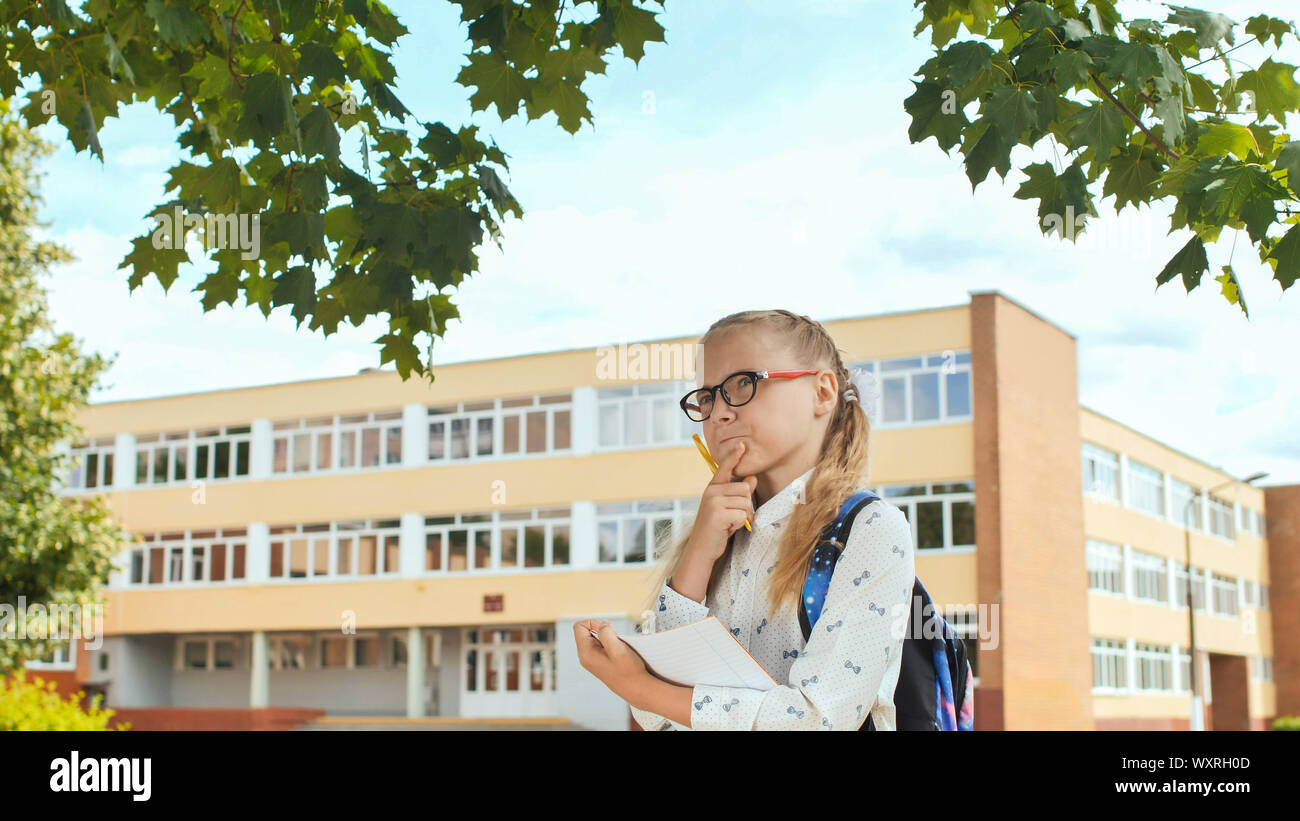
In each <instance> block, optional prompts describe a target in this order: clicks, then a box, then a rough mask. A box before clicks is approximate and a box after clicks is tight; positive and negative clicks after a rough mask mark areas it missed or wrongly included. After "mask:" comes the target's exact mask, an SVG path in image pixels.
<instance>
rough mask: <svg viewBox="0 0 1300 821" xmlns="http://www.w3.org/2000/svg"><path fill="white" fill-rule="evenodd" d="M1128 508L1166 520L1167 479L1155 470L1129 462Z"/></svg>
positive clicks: (1139, 463)
mask: <svg viewBox="0 0 1300 821" xmlns="http://www.w3.org/2000/svg"><path fill="white" fill-rule="evenodd" d="M1128 506H1129V507H1131V508H1133V509H1134V510H1141V511H1142V512H1144V513H1150V514H1151V515H1152V516H1159V517H1161V518H1164V515H1165V477H1164V474H1163V473H1161V472H1160V471H1158V470H1156V469H1155V468H1152V467H1148V466H1147V465H1144V464H1142V463H1141V462H1135V461H1133V460H1132V459H1129V460H1128Z"/></svg>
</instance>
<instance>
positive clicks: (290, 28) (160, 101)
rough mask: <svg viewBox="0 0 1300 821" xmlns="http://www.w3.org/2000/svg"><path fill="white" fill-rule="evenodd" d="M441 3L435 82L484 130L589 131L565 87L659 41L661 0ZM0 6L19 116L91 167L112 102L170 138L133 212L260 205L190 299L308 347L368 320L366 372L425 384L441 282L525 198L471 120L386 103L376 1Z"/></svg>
mask: <svg viewBox="0 0 1300 821" xmlns="http://www.w3.org/2000/svg"><path fill="white" fill-rule="evenodd" d="M453 2H455V3H456V4H457V5H458V6H460V8H461V21H462V22H465V23H468V24H469V25H468V36H469V49H468V54H467V55H466V64H465V66H464V67H463V68H462V69H461V71H460V73H459V75H458V76H457V77H456V78H455V79H456V81H457V82H458V83H460V84H461V85H463V86H465V87H466V88H472V89H473V93H472V94H470V97H469V100H470V104H471V108H472V109H473V110H474V111H481V110H485V109H487V108H488V107H490V106H495V107H496V110H497V113H498V114H499V116H500V117H501V118H502V119H503V120H504V119H509V118H511V117H513V116H515V115H516V114H518V113H519V110H520V107H521V105H522V106H523V110H524V112H525V116H526V117H527V119H529V120H536V119H539V118H541V117H543V116H545V115H546V114H547V113H549V112H554V113H555V115H556V118H557V121H558V123H559V125H560V126H561V127H563V128H564V129H565V130H567V131H568V132H570V133H575V132H577V131H578V129H579V128H581V126H582V123H583V122H588V123H590V122H592V119H591V111H590V109H589V106H588V102H589V101H588V98H587V96H586V94H585V93H584V92H583V90H582V87H583V84H584V82H585V81H586V79H587V77H588V75H591V74H603V73H604V72H605V67H606V65H607V63H608V60H609V59H610V58H609V56H608V55H609V53H610V50H611V49H613V48H614V47H616V46H617V47H618V48H619V50H620V52H621V53H622V54H623V56H625V57H627V58H629V59H631V60H632V61H633V62H636V63H638V64H639V62H640V60H641V58H642V57H643V56H644V54H645V46H646V43H648V42H663V41H664V29H663V26H662V25H660V23H659V21H658V17H657V13H656V12H654V11H650V10H648V9H645V8H642V7H641V6H639V5H637V4H638V2H657V3H658V4H659V5H660V6H662V5H663V3H662V0H528V2H524V0H453ZM0 15H2V16H3V18H4V20H5V21H6V23H7V26H6V28H7V30H6V31H5V32H4V33H3V34H0V44H2V46H3V48H4V50H5V53H6V54H7V57H8V60H0V95H3V96H12V95H14V94H15V93H16V92H17V90H18V88H19V86H20V84H21V82H22V81H23V80H24V79H27V78H29V77H35V78H36V79H37V80H38V82H39V88H37V89H36V90H35V91H33V92H31V93H29V94H28V95H27V97H28V100H29V102H28V104H27V105H26V107H25V108H24V109H23V114H24V116H25V117H26V119H27V121H28V123H29V124H30V125H37V124H40V123H44V122H47V121H48V120H49V119H50V118H51V117H53V118H54V119H56V120H57V121H58V122H59V123H60V124H61V125H63V126H64V127H65V128H66V129H67V131H68V137H69V139H70V140H71V142H72V144H73V146H74V147H75V148H76V149H77V150H78V151H82V150H87V151H90V152H91V153H93V154H94V155H95V156H97V157H99V158H100V161H101V162H103V161H104V160H105V151H106V150H107V151H108V152H110V153H111V151H112V150H113V147H112V146H102V145H101V142H100V140H99V136H98V134H99V131H100V130H101V129H102V128H103V123H104V121H105V120H106V119H107V118H109V117H115V116H117V114H118V110H119V107H120V106H121V105H122V104H124V103H131V102H139V101H148V102H151V103H152V104H154V105H155V106H156V107H157V108H158V109H159V110H160V111H163V112H166V113H167V114H170V115H171V117H172V119H173V121H174V122H175V124H176V125H177V126H179V127H180V128H181V133H180V135H179V137H178V141H179V144H180V146H181V147H182V148H184V149H186V150H187V151H188V153H189V155H190V157H191V158H192V159H193V160H194V161H193V162H187V161H182V162H180V163H179V164H178V165H177V166H176V167H175V168H173V169H172V170H171V179H170V180H169V183H168V187H167V189H166V191H167V192H169V193H170V194H171V198H170V199H168V200H167V201H165V202H162V203H159V205H158V206H157V207H155V208H154V209H153V210H151V211H150V213H149V214H148V215H142V216H148V217H150V218H152V217H153V215H155V214H168V213H171V212H172V209H173V207H174V206H181V207H182V208H183V209H184V211H185V212H186V213H192V214H202V213H211V214H222V215H229V214H245V215H253V214H258V215H260V233H259V237H260V250H259V253H257V254H248V256H249V257H250V258H249V259H245V258H244V256H245V254H243V253H242V252H241V251H240V250H238V249H233V248H229V247H227V248H223V249H220V250H213V249H212V248H211V247H210V246H206V247H208V252H209V254H210V259H211V260H213V261H215V262H216V270H215V271H214V272H212V273H210V274H209V275H208V276H207V277H206V278H205V279H204V280H203V281H202V282H201V283H199V285H198V286H197V287H196V288H195V289H194V290H195V291H197V292H199V293H200V294H201V300H202V304H203V308H204V310H205V311H207V310H212V309H213V308H215V307H217V306H218V305H221V304H224V303H228V304H231V305H233V304H234V303H235V301H236V299H238V298H239V296H240V295H241V293H242V296H243V298H244V301H245V302H246V303H247V304H249V305H257V306H258V307H259V308H260V309H261V311H262V313H263V314H264V315H268V316H269V315H270V313H271V311H272V310H273V308H275V307H276V306H278V305H290V306H292V307H291V313H292V315H293V316H294V317H295V318H296V319H297V321H298V324H299V326H301V325H302V323H303V322H307V323H308V328H309V329H311V330H320V331H321V333H322V334H323V335H325V336H328V335H330V334H332V333H334V332H336V331H337V330H338V326H339V323H340V322H342V321H344V320H347V321H348V322H350V323H352V324H354V325H359V324H361V323H362V322H364V321H365V320H366V319H368V318H369V317H371V316H373V315H379V314H385V313H386V314H387V316H388V325H389V329H388V333H387V334H385V335H383V336H381V337H379V338H378V339H377V340H375V341H376V342H378V343H380V344H381V345H382V349H381V356H380V364H381V365H382V364H384V363H386V362H390V361H392V362H395V363H396V367H397V370H398V371H399V372H400V373H401V375H402V378H403V379H406V378H407V377H408V376H409V374H410V372H411V371H416V372H418V373H420V374H421V375H422V376H425V377H427V378H428V379H430V380H432V378H433V375H432V372H431V371H429V370H428V369H426V367H425V366H424V364H423V363H422V362H421V359H420V356H419V352H418V351H417V349H416V346H415V337H416V335H417V334H420V333H427V334H429V344H430V349H431V347H432V343H433V340H434V339H435V338H438V337H441V336H442V335H443V333H444V331H445V328H446V323H447V321H448V320H450V319H454V318H456V317H458V316H459V313H458V311H457V309H456V306H455V305H454V304H453V302H452V300H451V298H450V296H449V294H448V293H446V292H447V291H451V290H454V289H455V287H456V286H458V285H459V284H460V283H461V281H462V280H463V279H464V278H465V277H467V276H469V275H471V274H473V273H474V272H475V271H477V270H478V255H477V252H476V250H475V249H476V248H477V247H478V246H479V245H481V244H482V242H483V241H484V238H485V235H488V236H490V237H491V238H492V240H493V241H494V242H496V243H497V245H498V246H500V243H501V237H500V227H499V222H500V221H501V220H502V219H504V217H505V215H506V214H513V215H515V216H516V217H519V216H522V214H523V208H522V206H521V205H520V203H519V202H518V201H517V200H516V199H515V198H514V196H513V195H511V193H510V191H509V189H508V188H507V187H506V185H505V184H504V182H503V181H502V179H503V178H502V176H501V175H502V174H503V173H504V172H506V171H508V165H507V163H506V154H505V152H503V151H502V150H501V149H500V148H498V147H497V145H496V143H495V142H494V141H492V140H491V139H490V138H488V139H487V142H485V141H484V137H482V136H480V134H479V132H478V128H477V126H472V125H465V126H461V127H460V128H455V127H454V126H448V125H446V124H444V123H441V122H423V121H420V120H419V119H418V117H416V115H415V114H414V113H413V112H411V111H410V110H409V109H407V107H406V106H405V105H404V104H403V103H402V102H401V100H399V99H398V98H397V96H396V94H395V93H394V91H393V85H394V83H395V81H396V79H397V75H396V70H395V69H394V68H393V65H392V62H391V59H390V58H391V49H392V48H393V47H394V44H395V43H397V41H398V40H399V39H400V38H402V37H403V36H405V35H406V34H407V33H408V31H407V28H406V27H405V26H404V25H402V23H401V22H400V21H399V20H398V19H397V17H396V16H395V15H394V14H393V13H392V12H391V11H390V10H389V9H388V7H387V6H386V5H384V3H382V2H380V0H116V1H114V0H87V1H86V3H85V4H84V6H83V7H82V8H81V10H80V12H73V11H71V10H70V9H68V8H67V7H66V6H65V5H64V4H63V3H53V4H51V3H31V2H29V0H0ZM579 20H586V21H587V22H578V21H579ZM343 145H347V146H349V147H352V146H357V145H359V146H360V148H361V153H362V163H361V168H360V169H353V168H351V167H349V166H348V165H347V164H346V163H345V162H343V161H342V159H341V158H340V152H341V147H342V146H343ZM236 149H241V150H239V151H238V152H237V151H236ZM240 158H247V160H246V161H245V162H240ZM251 245H252V243H249V244H248V246H246V250H251V247H250V246H251ZM190 261H191V260H190V258H189V256H188V254H187V253H186V252H185V251H184V250H180V249H172V248H170V247H166V246H164V247H163V248H156V247H154V243H153V241H152V239H151V235H150V234H146V235H144V236H141V237H137V238H135V239H134V240H133V241H132V250H131V252H130V253H129V254H127V256H126V257H125V259H124V260H123V261H122V265H121V266H120V267H122V268H128V269H129V270H130V274H129V276H128V278H127V282H128V284H129V286H130V288H131V289H132V290H134V289H135V288H137V287H139V286H140V284H141V283H142V282H144V280H145V278H146V277H148V276H150V275H152V276H154V277H156V278H157V279H158V281H159V283H161V284H162V286H163V288H164V290H166V289H168V288H170V287H171V284H172V283H173V282H174V281H175V280H176V277H177V275H178V266H179V265H180V264H181V263H184V262H190ZM318 274H319V275H320V276H321V277H327V278H328V279H327V281H324V282H323V283H322V284H320V285H318V284H317V276H318ZM418 289H423V290H424V291H425V294H424V295H423V296H421V295H417V290H418Z"/></svg>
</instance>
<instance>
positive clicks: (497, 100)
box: [456, 52, 529, 120]
mask: <svg viewBox="0 0 1300 821" xmlns="http://www.w3.org/2000/svg"><path fill="white" fill-rule="evenodd" d="M456 82H458V83H460V84H461V85H463V86H466V87H469V86H474V87H475V91H474V93H473V94H471V95H470V98H469V104H470V110H472V111H486V110H487V107H488V106H489V105H496V107H497V116H498V117H500V118H501V119H502V120H508V119H510V118H511V117H513V116H515V115H516V114H518V113H519V104H520V103H521V102H523V101H525V100H526V99H528V95H529V87H528V85H529V84H528V81H527V80H526V79H525V78H524V75H523V74H522V73H520V72H519V70H518V69H516V68H514V67H513V66H511V65H510V64H508V63H507V62H506V61H505V58H504V57H502V56H501V55H500V54H481V53H479V52H474V53H473V54H471V55H469V65H467V66H465V67H464V68H462V69H461V70H460V74H458V75H457V76H456Z"/></svg>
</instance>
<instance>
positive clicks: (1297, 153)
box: [1274, 140, 1300, 191]
mask: <svg viewBox="0 0 1300 821" xmlns="http://www.w3.org/2000/svg"><path fill="white" fill-rule="evenodd" d="M1274 164H1275V165H1276V166H1277V167H1278V168H1280V169H1284V170H1285V171H1286V173H1287V179H1286V181H1287V185H1289V186H1291V190H1292V191H1300V141H1296V140H1291V141H1289V142H1287V143H1286V144H1284V145H1283V146H1282V150H1281V151H1279V152H1278V153H1277V161H1276V162H1275V163H1274Z"/></svg>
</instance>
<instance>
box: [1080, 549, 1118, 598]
mask: <svg viewBox="0 0 1300 821" xmlns="http://www.w3.org/2000/svg"><path fill="white" fill-rule="evenodd" d="M1087 560H1088V589H1089V590H1101V591H1104V592H1107V593H1118V594H1123V592H1124V551H1123V549H1122V548H1121V547H1120V546H1119V545H1117V544H1111V543H1110V542H1103V541H1099V540H1097V539H1088V540H1087Z"/></svg>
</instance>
